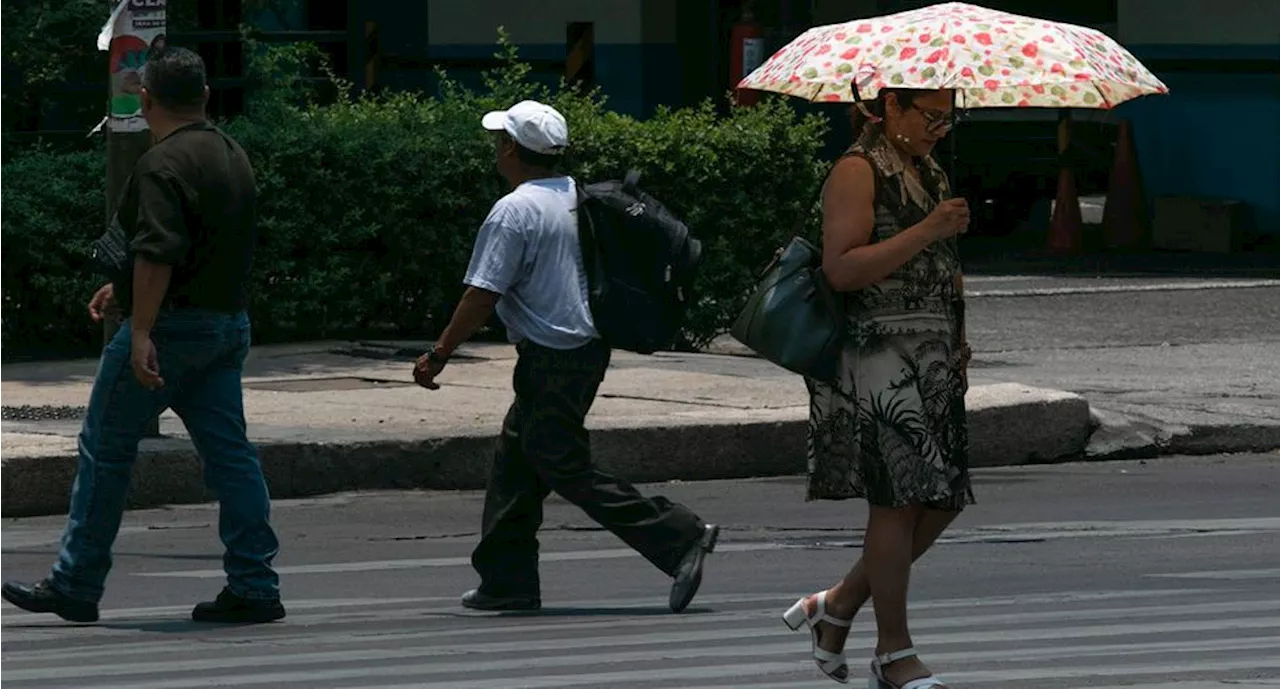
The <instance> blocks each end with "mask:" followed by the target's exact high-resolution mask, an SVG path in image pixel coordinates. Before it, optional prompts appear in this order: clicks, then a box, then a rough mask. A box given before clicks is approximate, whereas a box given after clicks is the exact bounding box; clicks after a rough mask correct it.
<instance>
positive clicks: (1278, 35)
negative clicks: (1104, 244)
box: [1117, 0, 1280, 235]
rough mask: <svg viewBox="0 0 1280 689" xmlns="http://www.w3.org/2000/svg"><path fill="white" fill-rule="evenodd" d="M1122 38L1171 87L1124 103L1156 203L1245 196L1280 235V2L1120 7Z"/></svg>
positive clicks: (1264, 227)
mask: <svg viewBox="0 0 1280 689" xmlns="http://www.w3.org/2000/svg"><path fill="white" fill-rule="evenodd" d="M1117 9H1118V14H1119V34H1120V40H1121V42H1122V43H1124V44H1125V46H1126V47H1127V48H1129V49H1130V50H1131V51H1132V52H1133V53H1134V55H1136V56H1137V57H1138V58H1139V59H1140V60H1142V61H1143V62H1145V63H1147V64H1149V65H1151V66H1152V68H1153V71H1155V72H1156V74H1157V75H1158V76H1159V77H1160V78H1161V79H1162V80H1163V81H1164V82H1165V83H1166V84H1167V85H1168V86H1169V90H1170V93H1169V95H1168V96H1167V97H1156V98H1144V99H1140V100H1138V101H1134V102H1132V103H1127V104H1125V105H1122V106H1121V107H1120V108H1118V109H1117V114H1119V115H1121V116H1125V117H1130V118H1132V120H1133V124H1134V139H1135V144H1136V147H1137V152H1138V161H1139V165H1140V167H1141V170H1142V174H1143V181H1144V185H1145V187H1146V190H1147V193H1148V194H1149V195H1151V196H1163V195H1186V196H1196V197H1206V198H1229V199H1239V200H1242V201H1244V202H1246V203H1247V204H1248V205H1249V208H1250V211H1251V213H1252V216H1253V221H1254V229H1256V230H1257V231H1260V232H1263V233H1266V234H1272V235H1277V234H1280V194H1277V193H1276V190H1277V189H1280V3H1277V2H1255V1H1251V0H1214V2H1212V3H1210V2H1204V0H1119V6H1118V8H1117Z"/></svg>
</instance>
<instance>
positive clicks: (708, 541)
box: [669, 524, 720, 612]
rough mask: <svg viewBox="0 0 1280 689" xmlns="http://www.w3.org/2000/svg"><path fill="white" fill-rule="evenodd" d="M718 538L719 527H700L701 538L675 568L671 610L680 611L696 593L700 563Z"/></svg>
mask: <svg viewBox="0 0 1280 689" xmlns="http://www.w3.org/2000/svg"><path fill="white" fill-rule="evenodd" d="M719 538H720V527H718V526H716V525H715V524H708V525H706V526H705V527H703V529H702V538H700V539H699V540H698V542H697V543H695V544H694V545H693V547H692V548H690V549H689V552H688V553H686V554H685V556H684V559H683V560H681V561H680V567H679V568H678V569H676V575H675V583H673V584H671V599H670V601H669V602H670V604H671V612H680V611H681V610H684V609H685V608H687V607H689V603H690V602H691V601H692V600H693V597H694V596H696V595H698V587H699V586H702V564H703V562H704V561H705V560H706V558H707V553H710V552H712V551H713V550H715V549H716V540H717V539H719Z"/></svg>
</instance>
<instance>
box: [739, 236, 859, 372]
mask: <svg viewBox="0 0 1280 689" xmlns="http://www.w3.org/2000/svg"><path fill="white" fill-rule="evenodd" d="M842 301H843V300H842V299H840V298H839V297H837V295H836V293H835V291H834V290H833V289H831V285H829V284H828V283H827V278H826V276H825V275H824V274H823V272H822V252H821V251H819V250H818V248H817V247H815V246H814V245H813V244H811V243H809V242H808V241H806V240H805V239H804V238H803V237H793V238H792V239H791V243H790V244H788V245H787V246H786V247H784V248H782V249H781V250H779V252H778V255H777V256H776V257H775V258H774V261H773V263H771V264H769V267H768V268H765V271H764V275H763V276H762V277H761V279H760V282H759V284H758V285H757V286H756V289H755V292H754V293H753V294H752V295H751V298H750V299H748V300H747V305H746V308H744V309H743V310H742V314H741V315H739V316H738V320H737V321H735V322H734V324H733V328H732V329H731V330H730V334H732V335H733V337H734V339H736V340H737V341H739V342H741V343H742V344H744V345H746V346H747V347H750V348H751V350H752V351H754V352H756V353H757V354H759V355H760V356H762V357H764V358H765V359H768V360H769V361H772V362H773V363H775V364H777V365H779V366H781V367H783V368H785V369H787V370H789V371H794V372H795V373H799V374H801V375H803V376H805V377H807V378H812V379H814V380H819V381H823V382H828V381H832V380H835V378H836V376H837V375H838V373H839V370H840V353H841V350H842V349H843V348H844V340H845V329H846V326H845V314H844V309H843V308H842V306H841V304H842Z"/></svg>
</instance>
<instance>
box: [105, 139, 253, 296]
mask: <svg viewBox="0 0 1280 689" xmlns="http://www.w3.org/2000/svg"><path fill="white" fill-rule="evenodd" d="M256 202H257V189H256V184H255V180H254V175H253V167H252V166H250V165H249V157H248V156H247V155H245V152H244V149H242V148H241V147H240V144H238V143H236V142H235V141H234V140H232V139H231V138H230V137H228V136H227V135H226V134H223V133H222V131H221V130H219V129H218V128H217V127H215V126H213V125H212V124H210V123H208V122H200V123H196V124H190V125H187V126H185V127H182V128H181V129H178V130H177V131H175V132H173V133H172V134H170V135H169V136H167V137H165V138H164V139H163V140H162V141H160V142H159V143H157V144H155V145H154V146H152V147H151V148H150V149H149V150H148V151H147V152H146V153H144V154H143V155H142V157H141V158H139V159H138V164H137V166H136V167H135V168H134V171H133V175H132V176H131V177H130V179H129V181H128V184H127V185H126V187H125V191H124V197H123V198H122V199H121V201H120V210H119V220H120V224H121V227H122V228H123V229H124V231H125V234H126V235H127V236H128V235H131V236H132V237H133V241H132V244H131V249H132V250H133V255H134V256H141V257H143V258H145V259H147V260H149V261H151V262H153V263H162V264H165V265H169V266H172V267H173V275H172V277H171V278H170V282H169V291H168V293H167V294H166V297H165V303H166V304H168V305H170V306H174V307H193V308H202V309H209V310H213V311H222V312H226V313H235V312H237V311H241V310H243V309H244V308H246V307H247V305H248V287H249V279H250V273H251V271H252V268H253V249H254V245H255V244H256V242H257V228H256V227H255V224H254V220H255V218H254V212H255V205H256ZM132 281H133V277H132V275H129V276H127V277H125V278H124V279H122V280H120V281H119V282H116V283H115V288H116V298H117V301H118V302H119V303H120V305H121V307H122V308H123V309H124V310H125V311H126V312H129V313H131V312H132V306H133V304H132V302H133V284H132ZM121 283H124V284H121Z"/></svg>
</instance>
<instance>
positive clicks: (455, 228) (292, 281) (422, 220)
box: [3, 54, 826, 355]
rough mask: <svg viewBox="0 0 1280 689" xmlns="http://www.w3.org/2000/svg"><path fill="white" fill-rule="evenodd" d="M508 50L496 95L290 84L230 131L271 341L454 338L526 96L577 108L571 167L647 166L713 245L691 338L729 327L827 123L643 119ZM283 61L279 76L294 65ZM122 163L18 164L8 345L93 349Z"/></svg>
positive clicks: (7, 272)
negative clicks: (255, 220)
mask: <svg viewBox="0 0 1280 689" xmlns="http://www.w3.org/2000/svg"><path fill="white" fill-rule="evenodd" d="M294 57H297V56H294ZM510 57H512V61H511V62H510V63H509V64H508V65H507V66H506V67H504V68H503V69H502V70H499V71H498V72H496V73H494V74H491V75H489V78H488V79H487V81H486V83H487V88H486V91H485V92H484V93H472V92H469V91H466V90H463V89H461V88H460V87H458V86H456V84H454V83H452V82H450V81H448V80H447V79H446V80H445V81H444V82H443V84H442V89H441V96H440V97H439V98H427V97H424V96H421V95H416V94H404V93H401V94H395V95H391V96H387V97H382V98H362V99H355V100H349V101H342V102H338V103H336V104H330V105H326V106H323V107H319V106H305V107H304V106H295V105H291V104H289V103H290V102H292V101H293V99H295V98H296V97H297V95H298V94H297V93H295V92H294V91H292V90H291V88H292V87H291V82H289V81H288V79H287V78H286V79H285V80H284V81H283V82H280V83H276V84H275V86H274V87H273V88H275V91H274V92H273V93H275V96H274V97H267V98H259V99H258V100H256V101H255V105H254V107H253V108H251V110H250V111H249V113H248V114H246V116H244V117H241V118H238V119H235V120H233V121H231V122H228V123H226V124H225V127H226V129H227V131H228V132H229V133H231V134H232V135H233V136H234V137H236V138H237V139H238V140H239V141H240V142H241V143H242V144H243V145H244V147H245V149H246V150H247V151H248V152H249V154H250V156H251V157H252V159H253V163H254V166H255V168H256V170H257V174H258V184H259V188H260V191H261V207H260V213H259V220H260V232H261V243H260V246H259V251H258V255H257V260H256V281H257V287H256V290H255V292H254V301H253V305H252V308H251V312H252V315H253V318H254V329H255V333H256V335H257V339H258V340H259V341H280V340H301V339H314V338H330V337H351V336H373V335H378V336H400V337H423V338H428V337H434V336H435V335H436V334H438V332H439V330H440V329H441V328H443V327H444V325H445V324H446V322H447V320H448V317H449V315H450V312H451V310H452V307H453V304H454V303H455V302H456V300H457V298H458V296H459V295H460V293H461V289H462V287H461V285H460V280H461V277H462V273H463V270H464V268H465V266H466V262H467V259H468V257H469V255H470V250H471V245H472V241H473V239H474V237H475V232H476V228H477V227H478V225H479V224H480V222H481V221H482V220H483V218H484V216H485V214H486V213H487V212H488V209H489V207H490V206H491V205H492V203H493V202H494V200H496V199H497V198H498V197H499V196H500V195H501V194H502V193H503V186H502V181H501V180H500V179H499V178H498V176H497V174H496V172H495V170H494V163H493V148H492V144H491V142H490V139H489V137H488V136H487V135H486V134H485V132H483V131H482V130H481V128H480V126H479V118H480V115H481V114H482V113H483V112H485V111H486V110H488V109H492V108H497V107H505V106H508V105H510V104H511V103H514V102H516V101H517V100H519V99H521V98H525V97H533V98H538V99H544V100H547V101H548V102H551V103H553V104H554V105H556V107H558V108H559V109H560V110H561V111H562V112H564V113H565V116H566V118H567V119H568V120H569V126H570V132H571V137H572V140H573V151H572V154H571V156H570V159H569V161H568V162H569V165H570V167H571V172H572V173H573V174H575V175H576V176H578V177H579V178H580V179H585V180H588V181H594V180H599V179H609V178H618V177H620V176H621V175H622V174H624V172H625V171H626V170H627V169H628V168H631V167H635V168H638V169H640V170H641V171H642V172H643V173H644V180H643V181H642V185H643V186H644V187H646V188H647V189H648V190H650V191H651V192H652V193H653V194H654V195H655V196H656V197H657V198H659V199H661V200H662V201H663V202H664V203H666V204H667V205H668V206H669V207H670V208H671V209H672V210H673V211H674V212H676V213H677V214H678V215H679V216H681V217H683V218H684V219H685V220H686V222H687V223H688V224H689V226H690V229H691V230H692V231H693V232H694V234H695V235H696V236H698V237H699V238H701V239H702V240H703V241H704V242H705V244H706V247H707V250H708V260H707V263H706V264H705V268H704V270H703V272H702V274H701V284H700V286H699V292H700V295H701V297H702V302H701V303H700V304H699V305H698V306H697V307H696V308H695V309H694V312H693V313H692V315H691V317H690V320H689V331H688V335H687V342H686V343H684V344H686V345H688V346H692V347H698V346H701V345H704V344H705V343H707V342H709V341H710V339H711V338H713V337H715V336H716V335H718V334H719V333H722V332H724V330H725V329H727V327H728V325H729V323H730V322H731V320H732V318H733V316H734V315H735V313H736V309H737V308H738V307H739V306H740V304H741V302H742V299H743V297H744V294H743V293H744V291H745V290H746V289H747V288H748V287H749V286H750V284H751V282H752V280H753V278H754V276H755V273H756V271H757V270H758V269H759V268H761V267H762V266H763V264H764V263H765V262H767V260H768V259H769V256H770V254H771V252H772V251H773V250H774V248H775V247H776V246H777V245H778V244H779V243H780V242H782V241H784V240H785V239H786V237H788V236H789V235H790V233H791V232H792V230H793V229H794V227H795V225H796V223H797V221H798V219H800V218H801V217H802V216H804V214H806V213H807V212H808V210H809V209H810V206H811V203H812V200H813V195H814V193H815V190H816V188H817V185H818V183H819V176H820V174H821V165H820V164H819V163H818V162H817V160H816V156H817V152H818V149H819V147H820V146H821V143H822V139H823V135H824V133H825V126H826V125H825V121H824V120H823V119H822V118H818V117H813V116H810V117H800V116H798V115H797V114H796V113H795V112H794V111H793V110H791V109H790V108H789V107H788V106H787V105H786V104H785V103H782V102H768V103H765V104H763V105H761V106H757V107H755V108H749V109H738V110H734V111H733V112H732V113H731V114H729V115H728V116H724V117H719V116H717V115H716V114H715V112H714V111H713V109H712V108H711V107H710V106H709V105H708V106H705V107H701V108H695V109H686V110H677V111H661V112H658V113H657V114H656V115H655V116H654V117H652V118H650V119H648V120H646V121H637V120H635V119H632V118H629V117H625V116H621V115H618V114H616V113H613V112H611V111H609V110H608V109H607V107H606V104H605V103H604V101H603V99H602V98H600V97H599V95H598V94H595V93H586V94H584V93H579V92H576V91H571V90H566V89H558V90H554V91H553V92H547V90H546V89H544V88H542V87H539V86H536V85H534V84H533V83H532V82H531V80H530V78H529V70H528V68H527V67H526V66H524V65H522V64H520V63H519V62H518V61H515V60H514V55H513V54H512V55H510ZM272 59H276V60H277V61H276V62H267V63H266V65H267V68H268V69H267V72H270V73H276V72H280V71H281V70H282V67H281V64H282V63H281V62H280V61H279V60H278V56H277V57H276V58H272ZM287 62H288V60H285V61H284V63H286V66H287ZM284 71H285V72H287V71H288V70H287V69H286V70H284ZM260 73H261V70H260ZM276 76H277V77H278V76H279V75H278V74H277V75H276ZM277 81H279V79H277ZM281 94H283V95H281ZM104 164H105V163H104V159H103V153H102V152H101V151H96V152H90V153H75V154H49V153H39V152H37V153H30V154H27V155H23V156H20V157H18V158H16V159H14V160H13V161H11V162H10V163H8V164H6V165H5V166H4V170H3V172H4V174H3V198H4V205H3V245H4V249H5V253H4V284H3V289H4V307H3V308H4V310H3V321H4V350H5V352H6V353H7V354H10V355H12V354H23V353H29V352H32V351H51V350H52V349H57V350H65V349H68V348H74V347H82V348H83V347H89V346H93V345H94V344H95V343H96V342H97V340H98V338H99V337H100V329H99V328H96V327H92V326H90V325H89V324H88V323H87V319H86V317H85V306H84V304H85V302H86V300H87V299H88V297H89V295H90V294H91V293H92V290H93V289H94V288H95V287H96V284H95V283H96V278H95V277H94V276H92V275H91V274H89V273H88V271H87V266H86V260H87V244H88V242H89V241H90V240H91V239H92V238H93V237H94V236H96V234H97V233H98V231H99V230H100V227H101V224H102V222H101V221H102V208H103V199H102V186H103V183H102V175H103V170H104Z"/></svg>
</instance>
